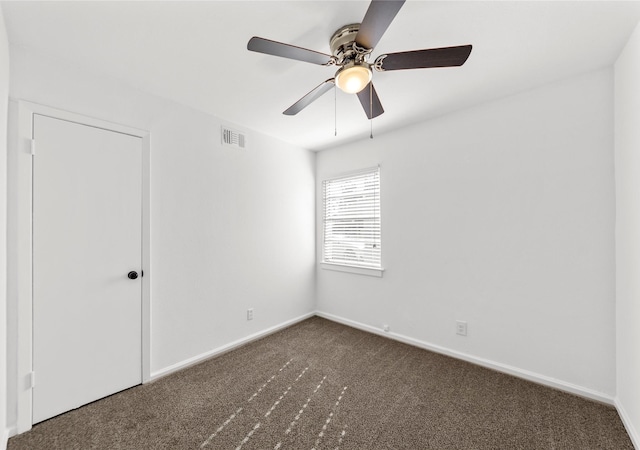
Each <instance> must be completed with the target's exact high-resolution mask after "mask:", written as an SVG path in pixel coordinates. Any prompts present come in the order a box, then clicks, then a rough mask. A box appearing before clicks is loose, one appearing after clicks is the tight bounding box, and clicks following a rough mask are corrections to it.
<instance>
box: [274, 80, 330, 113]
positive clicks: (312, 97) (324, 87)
mask: <svg viewBox="0 0 640 450" xmlns="http://www.w3.org/2000/svg"><path fill="white" fill-rule="evenodd" d="M334 85H335V82H334V78H331V79H329V80H327V81H325V82H324V83H322V84H320V85H319V86H317V87H316V88H314V89H313V90H312V91H311V92H309V93H308V94H307V95H305V96H304V97H302V98H301V99H300V100H298V101H297V102H295V103H294V104H293V105H291V106H289V108H287V109H286V110H285V111H284V112H283V113H282V114H284V115H285V116H295V115H296V114H298V113H299V112H300V111H302V110H303V109H305V108H306V107H307V106H309V105H310V104H311V103H313V102H314V101H316V100H317V99H319V98H320V97H321V96H322V94H324V93H325V92H327V91H328V90H330V89H331V88H332V87H333V86H334Z"/></svg>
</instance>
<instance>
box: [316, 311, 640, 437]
mask: <svg viewBox="0 0 640 450" xmlns="http://www.w3.org/2000/svg"><path fill="white" fill-rule="evenodd" d="M315 315H317V316H318V317H322V318H324V319H327V320H331V321H333V322H337V323H341V324H342V325H346V326H350V327H353V328H357V329H359V330H362V331H367V332H369V333H373V334H376V335H378V336H383V337H386V338H389V339H393V340H396V341H399V342H403V343H405V344H409V345H413V346H414V347H418V348H422V349H424V350H429V351H432V352H435V353H440V354H442V355H446V356H450V357H452V358H456V359H460V360H462V361H466V362H469V363H472V364H476V365H478V366H482V367H486V368H488V369H492V370H496V371H498V372H502V373H506V374H508V375H512V376H514V377H518V378H522V379H524V380H527V381H531V382H534V383H537V384H541V385H543V386H547V387H551V388H554V389H558V390H560V391H564V392H568V393H570V394H574V395H578V396H580V397H584V398H587V399H589V400H594V401H597V402H600V403H604V404H606V405H611V406H616V405H615V401H614V398H613V397H612V396H611V395H608V394H605V393H602V392H598V391H595V390H593V389H589V388H585V387H583V386H578V385H575V384H572V383H568V382H566V381H562V380H558V379H556V378H552V377H548V376H546V375H542V374H539V373H535V372H531V371H528V370H524V369H520V368H518V367H514V366H509V365H507V364H502V363H499V362H495V361H491V360H489V359H485V358H479V357H476V356H473V355H469V354H467V353H463V352H459V351H457V350H452V349H449V348H446V347H442V346H439V345H436V344H431V343H429V342H426V341H422V340H419V339H415V338H412V337H409V336H405V335H402V334H398V333H393V332H389V331H383V330H382V329H379V328H376V327H373V326H371V325H367V324H364V323H361V322H357V321H355V320H351V319H346V318H344V317H340V316H336V315H334V314H330V313H326V312H323V311H316V312H315ZM634 444H635V442H634Z"/></svg>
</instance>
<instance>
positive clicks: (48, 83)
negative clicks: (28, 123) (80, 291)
mask: <svg viewBox="0 0 640 450" xmlns="http://www.w3.org/2000/svg"><path fill="white" fill-rule="evenodd" d="M11 58H12V64H11V77H12V83H11V97H12V98H14V99H24V100H28V101H33V102H36V103H41V104H45V105H48V106H52V107H55V108H59V109H64V110H68V111H71V112H75V113H79V114H85V115H88V116H92V117H97V118H99V119H103V120H108V121H112V122H117V123H121V124H123V125H127V126H132V127H138V128H142V129H146V130H149V131H150V132H151V194H150V195H151V267H150V269H149V271H148V275H149V276H151V309H152V322H151V328H152V339H151V348H152V353H151V357H152V358H151V372H152V375H154V374H156V375H157V374H160V373H162V372H163V371H165V370H167V369H168V368H171V367H172V366H175V365H180V364H181V363H182V362H184V361H187V360H189V359H191V358H194V357H198V356H199V355H202V354H206V353H207V352H210V351H212V350H215V349H218V348H221V347H223V346H225V345H228V344H231V343H233V342H236V341H238V340H242V339H244V338H246V337H248V336H251V335H253V334H256V333H259V332H261V331H264V330H267V329H269V328H271V327H274V326H278V325H280V324H282V323H285V322H287V321H290V320H294V319H296V318H299V317H301V316H303V315H305V314H309V313H311V312H312V311H313V310H314V305H315V303H314V301H315V299H314V296H315V293H314V283H315V280H314V276H315V273H314V268H315V229H314V227H315V222H314V220H315V209H314V208H315V196H314V195H315V185H314V171H315V166H314V164H315V156H314V154H313V153H311V152H308V151H306V150H303V149H300V148H294V147H292V146H291V145H288V144H285V143H283V142H280V141H278V140H276V139H273V138H271V137H268V136H264V135H261V134H259V133H254V132H252V131H251V130H243V131H246V133H247V136H248V148H247V149H246V150H244V151H237V150H229V149H226V148H222V147H221V145H220V125H221V123H222V121H221V120H220V119H218V118H215V117H212V116H209V115H206V114H203V113H201V112H198V111H195V110H192V109H189V108H186V107H182V106H179V105H177V104H174V103H171V102H168V101H164V100H161V99H159V98H157V97H153V96H150V95H147V94H144V93H142V92H140V91H136V90H133V89H130V88H128V87H127V86H125V85H123V84H121V83H119V82H117V81H115V80H111V79H107V78H104V77H102V76H101V75H98V74H94V73H91V72H90V71H87V70H83V69H82V68H79V67H73V66H68V65H66V64H65V63H64V62H61V61H53V60H50V59H48V58H47V57H45V56H41V55H35V54H31V53H29V52H28V51H26V50H25V49H21V48H15V47H12V48H11ZM15 165H16V158H15V155H14V156H13V157H12V155H10V158H9V175H10V179H9V191H10V193H9V219H10V222H9V233H10V236H11V233H15V227H16V224H15V208H16V205H15V198H16V194H17V193H16V192H15V186H14V185H13V184H14V183H15V181H16V180H15V176H12V172H13V171H15ZM10 242H11V240H10ZM9 255H10V256H11V257H15V254H14V252H12V249H9ZM10 262H11V261H10ZM10 267H11V265H10ZM146 275H147V273H145V276H146ZM15 277H16V274H15V271H13V272H12V271H10V272H9V352H10V354H9V386H10V389H9V395H10V398H9V401H10V408H9V421H10V423H11V422H12V421H13V422H15V420H16V415H15V414H16V413H15V408H14V407H13V406H14V405H15V401H16V397H15V392H14V391H15V385H16V379H15V363H16V353H15V352H16V336H17V331H16V327H15V323H16V320H17V316H16V315H17V312H16V311H17V305H16V301H15V297H16V296H15ZM12 289H13V290H12ZM249 307H253V308H254V320H253V321H251V322H247V320H246V309H247V308H249Z"/></svg>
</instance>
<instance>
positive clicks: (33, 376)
mask: <svg viewBox="0 0 640 450" xmlns="http://www.w3.org/2000/svg"><path fill="white" fill-rule="evenodd" d="M29 387H30V388H31V389H33V388H34V387H36V373H35V372H31V373H30V374H29Z"/></svg>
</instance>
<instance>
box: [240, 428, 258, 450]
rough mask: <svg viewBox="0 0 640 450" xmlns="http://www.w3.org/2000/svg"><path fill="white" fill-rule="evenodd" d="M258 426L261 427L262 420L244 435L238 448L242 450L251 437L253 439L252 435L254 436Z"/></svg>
mask: <svg viewBox="0 0 640 450" xmlns="http://www.w3.org/2000/svg"><path fill="white" fill-rule="evenodd" d="M258 428H260V422H258V423H257V424H255V425H254V426H253V429H252V430H251V431H249V433H248V434H247V435H246V436H245V437H244V439H243V440H242V442H240V445H238V446H237V447H236V450H240V449H241V448H242V446H243V445H244V444H246V443H247V442H249V439H251V436H253V433H255V432H256V430H257V429H258Z"/></svg>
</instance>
